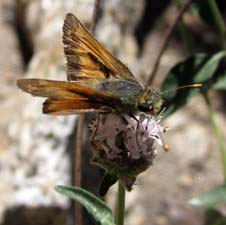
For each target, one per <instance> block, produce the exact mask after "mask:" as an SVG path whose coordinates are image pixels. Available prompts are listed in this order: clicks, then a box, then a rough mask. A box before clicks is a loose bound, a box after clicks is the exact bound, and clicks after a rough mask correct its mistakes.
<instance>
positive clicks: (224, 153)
mask: <svg viewBox="0 0 226 225" xmlns="http://www.w3.org/2000/svg"><path fill="white" fill-rule="evenodd" d="M203 96H204V99H205V101H206V105H207V107H208V112H209V118H210V121H211V125H212V127H213V131H214V134H215V136H216V139H217V142H218V145H219V149H220V153H221V158H222V161H223V171H224V181H226V146H225V144H224V141H223V138H222V135H221V132H220V130H219V127H218V126H217V123H216V120H215V116H214V110H213V108H212V106H211V103H210V101H209V98H208V96H207V93H204V94H203Z"/></svg>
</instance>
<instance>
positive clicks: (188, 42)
mask: <svg viewBox="0 0 226 225" xmlns="http://www.w3.org/2000/svg"><path fill="white" fill-rule="evenodd" d="M175 2H176V4H177V6H178V7H181V1H179V0H175ZM178 28H179V31H180V34H181V37H182V40H183V43H184V46H185V48H186V50H187V52H188V55H191V53H192V49H193V47H192V41H191V36H190V34H189V32H188V30H187V28H186V26H185V24H184V20H183V18H181V20H180V22H179V23H178Z"/></svg>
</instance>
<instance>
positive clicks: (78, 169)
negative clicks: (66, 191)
mask: <svg viewBox="0 0 226 225" xmlns="http://www.w3.org/2000/svg"><path fill="white" fill-rule="evenodd" d="M99 10H100V0H95V4H94V10H93V25H92V28H91V31H92V33H94V32H95V30H96V24H97V20H98V15H99ZM84 118H85V116H84V115H79V117H78V120H77V121H78V122H77V130H76V145H75V154H74V155H75V159H74V160H75V171H74V176H75V177H74V185H75V186H77V187H81V186H82V184H81V180H82V142H83V127H84ZM75 224H76V225H78V224H79V225H82V224H83V221H82V206H81V205H80V204H79V203H76V204H75Z"/></svg>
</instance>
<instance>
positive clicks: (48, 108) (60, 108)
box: [17, 79, 121, 115]
mask: <svg viewBox="0 0 226 225" xmlns="http://www.w3.org/2000/svg"><path fill="white" fill-rule="evenodd" d="M17 85H18V86H19V87H20V88H21V89H22V90H23V91H26V92H28V93H30V94H32V95H34V96H40V97H47V98H48V99H47V101H46V102H45V103H44V106H43V112H44V113H47V114H58V115H59V114H61V115H65V114H75V113H83V112H91V111H99V112H103V111H106V108H108V109H110V108H111V109H113V108H114V105H120V104H121V101H120V99H119V98H116V97H114V96H111V95H110V94H108V93H105V92H103V91H98V90H94V89H92V88H89V87H85V86H82V85H79V84H76V83H74V82H64V81H50V80H41V79H20V80H18V81H17Z"/></svg>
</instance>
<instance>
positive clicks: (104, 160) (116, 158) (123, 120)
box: [89, 113, 165, 190]
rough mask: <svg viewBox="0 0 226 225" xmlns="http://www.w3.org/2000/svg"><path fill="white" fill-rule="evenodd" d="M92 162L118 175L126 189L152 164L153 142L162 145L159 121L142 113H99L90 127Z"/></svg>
mask: <svg viewBox="0 0 226 225" xmlns="http://www.w3.org/2000/svg"><path fill="white" fill-rule="evenodd" d="M89 129H90V131H91V145H92V147H93V152H94V156H93V162H95V163H98V164H99V165H100V166H102V167H104V168H105V169H107V170H108V171H109V172H110V173H113V174H115V175H116V176H117V177H118V179H119V180H120V181H121V182H122V183H123V184H124V186H125V188H126V189H127V190H131V187H132V185H133V183H134V181H135V180H136V177H137V175H138V174H139V173H141V172H143V171H144V170H146V169H147V168H148V167H149V166H150V165H152V164H153V159H154V158H155V156H156V150H155V148H154V145H153V144H154V142H155V141H156V142H157V144H159V145H161V146H162V145H163V144H164V143H163V140H162V133H163V132H165V128H164V127H163V126H162V125H161V124H160V119H157V118H156V117H155V116H153V115H147V114H144V113H139V114H137V115H135V116H130V115H128V114H116V113H111V114H98V116H97V118H96V120H94V121H93V122H92V123H91V124H90V125H89Z"/></svg>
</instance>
